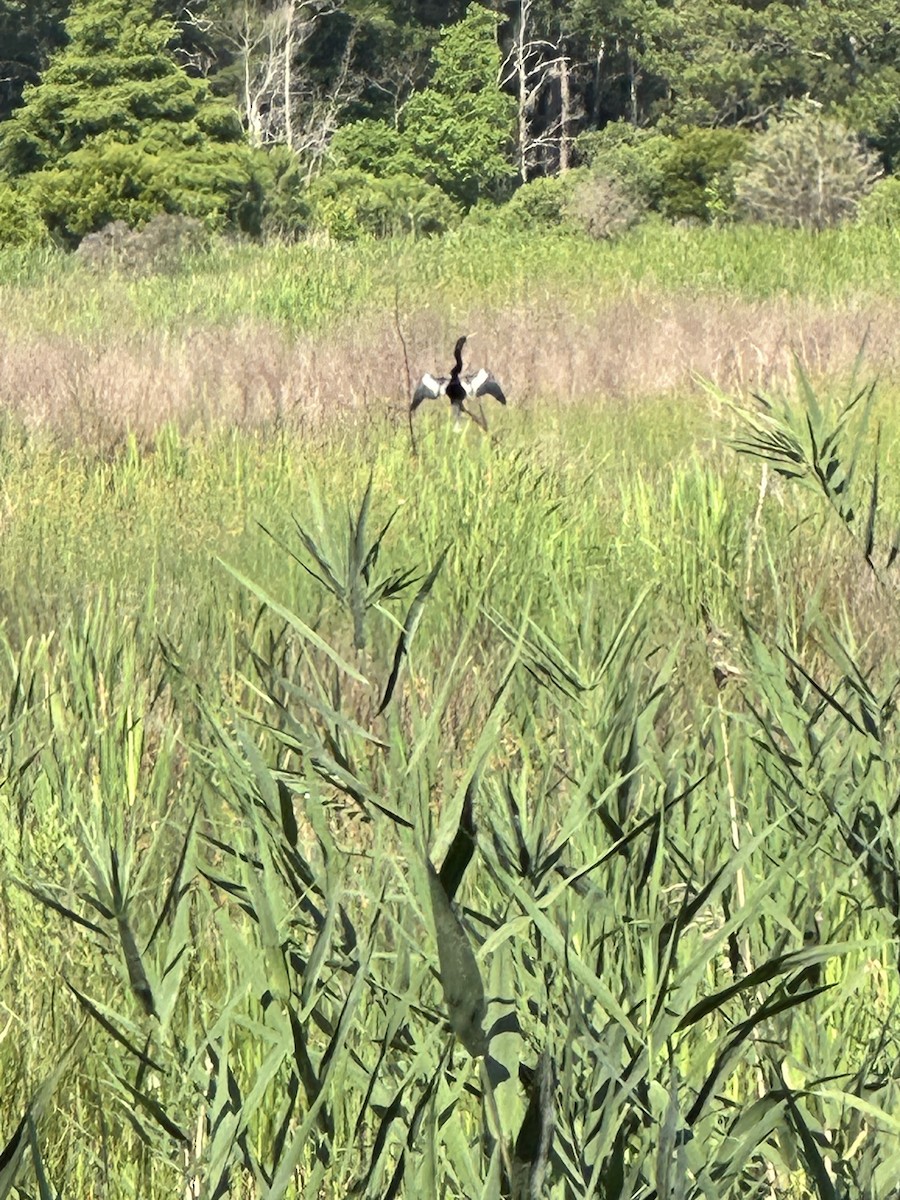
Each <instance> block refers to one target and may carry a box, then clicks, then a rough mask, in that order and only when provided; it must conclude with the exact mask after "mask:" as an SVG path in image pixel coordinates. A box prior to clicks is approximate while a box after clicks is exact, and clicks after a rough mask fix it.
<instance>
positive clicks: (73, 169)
mask: <svg viewBox="0 0 900 1200" xmlns="http://www.w3.org/2000/svg"><path fill="white" fill-rule="evenodd" d="M66 32H67V34H68V37H69V42H68V44H67V45H66V46H65V47H63V48H62V49H61V50H60V51H58V53H57V54H56V55H54V57H53V59H52V61H51V63H50V65H49V66H48V68H47V70H46V72H45V74H44V76H43V78H42V79H41V81H40V83H39V84H37V85H36V86H34V87H31V88H28V89H26V92H25V97H24V102H23V105H22V107H21V108H20V109H19V110H18V111H17V112H16V114H15V115H14V116H13V117H12V119H11V120H9V121H8V122H6V124H5V126H4V128H3V131H2V141H0V172H2V173H3V174H5V175H6V177H7V178H8V179H11V180H14V181H16V180H17V181H18V186H19V187H20V188H22V189H23V190H25V191H27V192H28V193H29V194H30V195H31V196H32V197H35V198H37V200H38V203H39V207H40V210H41V212H42V213H43V216H44V220H45V221H46V223H47V225H48V227H49V228H50V229H51V230H52V231H53V232H55V233H57V234H58V235H60V236H61V237H63V238H64V239H71V238H73V237H78V236H80V235H82V234H84V233H86V232H88V231H89V230H91V229H96V228H99V227H100V226H101V225H103V224H105V223H106V222H107V221H111V220H115V219H122V220H125V221H128V222H129V223H130V224H135V223H140V222H142V221H146V220H148V219H149V218H150V217H152V216H153V215H154V214H155V213H157V212H159V211H168V212H183V213H187V214H189V215H191V216H197V217H202V218H203V219H205V220H207V221H209V222H212V223H222V222H228V221H230V222H234V223H236V224H239V225H241V226H242V227H245V228H251V229H252V228H253V227H254V223H255V221H256V219H257V218H256V217H255V216H254V212H255V210H256V209H257V208H258V205H259V203H260V199H261V197H260V185H259V181H258V179H257V178H256V171H255V167H254V163H253V160H252V156H251V155H250V153H249V151H248V148H247V147H246V146H244V145H243V144H242V133H241V128H240V124H239V122H238V119H237V116H236V114H235V112H234V110H233V109H232V108H231V107H230V106H229V105H228V104H226V103H224V102H222V101H219V100H216V99H214V98H213V97H212V96H211V94H210V92H209V88H208V85H207V84H206V83H205V81H203V80H200V79H191V78H189V76H188V75H187V74H186V72H185V71H184V70H183V69H182V68H181V67H180V66H179V65H178V64H177V63H176V62H175V61H174V59H173V58H172V57H171V55H170V54H169V53H168V52H167V46H168V44H169V43H170V42H171V40H172V39H173V36H174V29H173V26H172V24H171V22H169V21H165V20H159V19H157V18H155V17H154V16H153V3H152V0H77V3H76V5H75V7H74V8H73V10H72V13H71V15H70V17H69V19H68V20H67V22H66Z"/></svg>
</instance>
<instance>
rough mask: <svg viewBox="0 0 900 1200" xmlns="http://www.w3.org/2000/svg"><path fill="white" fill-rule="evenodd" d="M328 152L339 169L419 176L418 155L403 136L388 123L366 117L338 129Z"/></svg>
mask: <svg viewBox="0 0 900 1200" xmlns="http://www.w3.org/2000/svg"><path fill="white" fill-rule="evenodd" d="M328 153H329V159H330V161H331V162H332V164H333V165H334V166H335V167H336V168H338V169H344V170H346V169H348V168H354V167H355V168H357V169H358V170H360V171H365V172H366V173H367V174H369V175H379V176H382V175H415V174H416V167H417V163H416V159H415V156H414V155H413V153H412V152H411V150H410V149H409V147H408V145H407V143H406V141H405V139H404V138H403V135H402V134H401V133H400V132H399V131H398V130H397V129H395V128H394V126H393V125H389V124H388V123H387V121H376V120H374V119H372V118H366V119H364V120H361V121H351V122H350V123H349V124H347V125H342V126H341V128H340V129H338V130H336V132H335V135H334V137H333V138H332V140H331V146H330V147H329V152H328ZM419 165H420V164H419Z"/></svg>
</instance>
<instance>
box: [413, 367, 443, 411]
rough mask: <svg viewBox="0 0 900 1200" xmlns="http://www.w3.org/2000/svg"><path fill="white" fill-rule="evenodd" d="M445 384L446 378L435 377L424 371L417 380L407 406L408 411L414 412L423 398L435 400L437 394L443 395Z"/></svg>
mask: <svg viewBox="0 0 900 1200" xmlns="http://www.w3.org/2000/svg"><path fill="white" fill-rule="evenodd" d="M446 386H447V380H446V379H444V378H440V379H435V377H434V376H433V375H429V374H427V372H426V374H424V375H423V376H422V378H421V379H420V380H419V383H418V385H417V387H416V390H415V391H414V392H413V398H412V404H410V406H409V411H410V412H414V411H415V410H416V409H417V408H418V407H419V405H420V404H421V403H422V401H423V400H437V398H438V397H439V396H441V395H443V392H444V389H445V388H446Z"/></svg>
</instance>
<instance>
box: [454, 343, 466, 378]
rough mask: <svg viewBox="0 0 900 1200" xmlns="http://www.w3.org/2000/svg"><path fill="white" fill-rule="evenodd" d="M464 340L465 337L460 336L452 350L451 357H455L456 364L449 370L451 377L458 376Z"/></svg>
mask: <svg viewBox="0 0 900 1200" xmlns="http://www.w3.org/2000/svg"><path fill="white" fill-rule="evenodd" d="M465 342H466V339H465V338H460V339H459V341H458V342H457V343H456V346H455V348H454V350H453V357H454V358H455V359H456V366H455V367H453V368H452V370H451V371H450V377H451V379H457V378H459V373H460V371H461V370H462V348H463V346H464V345H465Z"/></svg>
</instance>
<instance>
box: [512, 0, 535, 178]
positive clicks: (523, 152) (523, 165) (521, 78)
mask: <svg viewBox="0 0 900 1200" xmlns="http://www.w3.org/2000/svg"><path fill="white" fill-rule="evenodd" d="M530 8H531V0H521V4H520V6H519V31H518V33H517V35H516V50H515V54H516V77H517V80H518V89H519V96H518V123H519V174H520V175H521V176H522V182H523V183H527V182H528V70H527V67H526V63H525V45H526V38H525V29H526V24H527V22H528V12H529V9H530Z"/></svg>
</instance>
